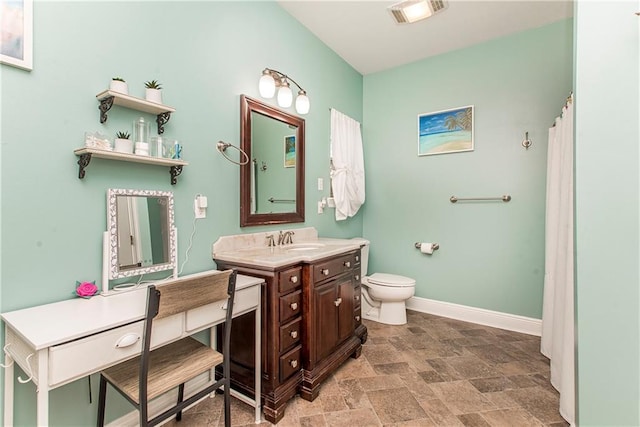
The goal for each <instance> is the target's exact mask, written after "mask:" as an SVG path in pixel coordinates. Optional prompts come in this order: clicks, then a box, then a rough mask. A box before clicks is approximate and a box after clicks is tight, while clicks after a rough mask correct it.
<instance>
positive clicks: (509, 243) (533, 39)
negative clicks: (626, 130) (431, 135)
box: [363, 20, 572, 318]
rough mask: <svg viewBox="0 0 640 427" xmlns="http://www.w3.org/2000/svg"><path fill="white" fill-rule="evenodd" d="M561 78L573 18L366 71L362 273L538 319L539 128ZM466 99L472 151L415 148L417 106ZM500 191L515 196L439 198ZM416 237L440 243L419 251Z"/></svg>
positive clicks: (567, 66) (557, 96)
mask: <svg viewBox="0 0 640 427" xmlns="http://www.w3.org/2000/svg"><path fill="white" fill-rule="evenodd" d="M571 88H572V21H571V20H566V21H562V22H559V23H555V24H551V25H548V26H545V27H542V28H539V29H534V30H530V31H526V32H523V33H519V34H516V35H512V36H508V37H504V38H501V39H498V40H494V41H490V42H487V43H482V44H479V45H476V46H473V47H470V48H466V49H462V50H458V51H455V52H451V53H447V54H444V55H440V56H436V57H433V58H429V59H426V60H423V61H420V62H416V63H412V64H409V65H406V66H402V67H398V68H394V69H392V70H389V71H384V72H380V73H376V74H372V75H367V76H365V78H364V103H363V105H364V120H365V127H364V143H365V165H366V179H367V191H368V192H367V203H366V204H365V205H364V228H363V230H364V236H365V237H366V238H368V239H370V240H371V254H370V263H369V264H370V266H369V273H372V272H376V271H384V272H388V273H396V274H402V275H406V276H409V277H413V278H415V279H416V296H418V297H423V298H429V299H434V300H438V301H446V302H452V303H456V304H462V305H466V306H473V307H479V308H484V309H489V310H495V311H499V312H504V313H513V314H517V315H522V316H529V317H534V318H540V317H541V311H542V286H543V277H544V212H545V211H544V206H545V175H546V152H547V150H546V144H547V133H548V128H549V126H550V125H551V124H552V123H553V119H554V117H555V116H556V115H558V114H559V113H560V109H561V107H562V105H563V103H564V100H565V98H566V97H567V95H568V94H569V93H570V91H571ZM465 105H474V106H475V112H474V121H475V150H474V151H473V152H467V153H455V154H441V155H434V156H422V157H418V156H417V152H418V147H417V141H418V135H417V116H418V114H421V113H429V112H435V111H440V110H445V109H450V108H455V107H461V106H465ZM525 132H529V138H530V139H531V140H532V141H533V146H532V147H531V148H529V150H525V149H524V148H523V147H522V146H521V145H520V144H521V141H522V140H523V139H524V136H525ZM503 194H510V195H511V196H512V197H513V200H512V201H511V202H509V203H503V202H490V203H466V204H463V203H460V202H459V203H457V204H452V203H450V202H449V198H450V197H451V196H452V195H455V196H457V197H489V196H501V195H503ZM424 241H428V242H438V243H440V250H439V251H437V252H435V253H434V254H433V255H432V256H426V255H424V254H421V253H420V252H419V251H418V250H416V249H415V248H414V243H415V242H424ZM390 248H393V250H390Z"/></svg>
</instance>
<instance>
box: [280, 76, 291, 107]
mask: <svg viewBox="0 0 640 427" xmlns="http://www.w3.org/2000/svg"><path fill="white" fill-rule="evenodd" d="M291 102H293V93H291V88H290V87H289V82H288V81H287V80H286V79H283V81H282V86H280V89H278V105H279V106H281V107H282V108H287V107H291Z"/></svg>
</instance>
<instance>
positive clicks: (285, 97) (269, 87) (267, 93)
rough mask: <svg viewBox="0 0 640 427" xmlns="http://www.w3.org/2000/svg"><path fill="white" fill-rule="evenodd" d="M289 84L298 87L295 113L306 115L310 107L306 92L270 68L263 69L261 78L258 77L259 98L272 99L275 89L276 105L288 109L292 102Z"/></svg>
mask: <svg viewBox="0 0 640 427" xmlns="http://www.w3.org/2000/svg"><path fill="white" fill-rule="evenodd" d="M289 82H292V83H293V84H295V85H296V86H297V87H298V96H296V111H297V112H298V114H307V113H308V112H309V107H310V103H309V97H308V96H307V92H306V91H305V90H304V89H302V87H301V86H300V85H299V84H298V82H296V81H295V80H293V79H292V78H291V77H289V76H287V75H286V74H284V73H281V72H280V71H277V70H273V69H271V68H265V69H264V70H263V71H262V77H260V82H259V83H258V90H259V91H260V96H262V97H263V98H273V96H274V95H275V94H276V88H277V89H278V95H277V98H276V99H277V100H278V105H279V106H280V107H283V108H288V107H290V106H291V103H292V102H293V92H292V91H291V85H290V84H289Z"/></svg>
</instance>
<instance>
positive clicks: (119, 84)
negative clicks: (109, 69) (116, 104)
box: [109, 77, 129, 95]
mask: <svg viewBox="0 0 640 427" xmlns="http://www.w3.org/2000/svg"><path fill="white" fill-rule="evenodd" d="M109 90H112V91H114V92H119V93H124V94H125V95H128V94H129V86H127V82H125V81H124V79H123V78H122V77H114V78H112V79H111V83H109Z"/></svg>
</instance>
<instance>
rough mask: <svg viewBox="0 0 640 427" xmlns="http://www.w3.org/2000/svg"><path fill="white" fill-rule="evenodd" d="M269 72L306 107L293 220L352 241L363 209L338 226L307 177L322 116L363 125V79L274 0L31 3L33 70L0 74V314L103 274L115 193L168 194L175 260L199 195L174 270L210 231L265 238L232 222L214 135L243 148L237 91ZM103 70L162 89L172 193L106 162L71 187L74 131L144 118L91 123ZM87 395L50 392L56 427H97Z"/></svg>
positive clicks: (316, 158)
mask: <svg viewBox="0 0 640 427" xmlns="http://www.w3.org/2000/svg"><path fill="white" fill-rule="evenodd" d="M264 67H273V68H275V69H278V70H281V71H283V72H286V73H288V74H290V75H291V76H293V77H294V78H295V79H296V81H298V82H300V83H301V84H302V85H303V86H304V88H305V89H306V90H307V93H308V94H309V98H310V100H311V111H310V113H309V114H308V115H306V116H304V118H305V120H306V131H307V139H306V141H307V143H306V156H307V162H306V163H307V185H306V194H307V198H306V204H307V207H308V209H307V212H306V219H307V221H306V223H305V224H296V225H295V227H298V226H303V225H304V226H315V227H317V228H318V230H319V232H320V234H321V235H324V236H337V237H351V236H356V235H361V233H362V216H361V215H358V216H357V217H356V218H354V219H351V220H349V221H345V222H342V223H340V224H336V223H335V220H334V219H333V218H332V217H331V215H329V214H324V215H318V214H316V212H315V209H314V207H315V205H316V201H317V200H319V199H320V198H321V197H322V196H323V195H324V196H327V195H328V194H329V191H328V188H327V189H326V190H325V191H323V192H319V191H317V190H316V179H317V177H323V178H325V180H326V181H327V182H328V179H329V168H328V164H329V108H330V107H335V108H338V109H340V110H341V111H344V112H345V113H346V114H349V115H351V116H353V117H355V118H357V119H358V120H361V119H362V76H361V75H360V74H358V73H357V72H356V71H354V70H353V69H352V68H351V67H350V66H349V65H347V64H346V63H345V62H344V61H343V60H342V59H340V58H339V57H338V56H337V55H336V54H335V53H334V52H332V51H331V50H329V49H328V48H327V47H326V46H325V45H324V44H322V43H321V42H320V41H319V40H318V39H317V38H316V37H315V36H313V35H312V34H311V33H309V32H308V31H307V30H306V29H304V28H303V27H302V25H300V24H299V23H298V22H297V21H295V20H294V19H293V18H292V17H291V16H290V15H288V14H287V13H286V12H285V11H284V10H283V9H282V8H280V7H279V6H278V5H277V4H276V3H273V2H184V1H174V2H167V1H159V2H50V1H46V2H44V1H37V0H36V2H35V5H34V70H33V71H32V72H25V71H22V70H19V69H16V68H13V67H9V66H5V65H2V66H1V67H0V71H1V73H2V75H1V83H2V111H1V119H2V130H1V132H2V134H1V137H2V144H1V145H0V148H1V161H2V163H1V174H0V178H1V183H2V191H1V197H2V200H1V202H2V208H1V211H0V215H1V218H2V223H1V226H2V237H1V241H0V243H1V244H2V248H3V252H2V270H1V272H2V275H1V277H0V281H1V282H0V285H1V299H2V301H1V305H0V309H1V310H2V311H3V312H6V311H10V310H15V309H19V308H24V307H30V306H35V305H39V304H44V303H49V302H54V301H60V300H65V299H68V298H71V297H72V291H73V290H74V285H75V281H76V280H94V279H96V280H97V281H98V282H99V281H100V274H101V265H102V246H101V245H102V244H101V239H102V232H103V231H105V230H106V190H107V189H108V188H110V187H113V188H135V189H158V190H171V191H173V192H174V195H175V203H176V224H177V227H178V231H179V235H178V240H179V263H180V264H181V265H182V263H183V261H184V260H185V250H186V248H187V246H188V242H189V235H190V234H191V229H192V223H193V198H194V197H195V195H196V194H198V193H201V194H203V195H206V196H208V198H209V208H208V209H207V218H206V219H203V220H198V221H197V223H196V234H195V237H194V239H193V247H192V249H191V252H190V254H189V261H188V263H187V264H186V266H185V267H184V271H183V274H187V273H193V272H198V271H203V270H207V269H211V268H215V264H214V263H213V262H212V260H211V255H210V254H211V245H212V243H213V242H214V241H215V240H216V239H217V238H218V237H219V236H221V235H228V234H236V233H244V232H255V231H259V230H264V229H274V227H258V228H256V227H254V228H248V229H241V228H240V227H239V191H238V186H239V170H238V166H235V165H233V164H231V163H229V162H227V161H226V160H225V159H224V158H223V157H222V156H221V155H220V154H219V153H218V152H217V151H216V149H215V143H216V142H217V141H218V140H220V139H221V140H224V141H228V142H232V143H238V138H239V133H240V123H239V117H240V95H241V94H247V95H248V96H251V97H254V98H257V99H259V94H258V91H257V88H258V79H259V77H260V75H261V71H262V69H263V68H264ZM114 76H121V77H123V78H125V79H126V80H127V82H128V84H129V91H130V93H131V94H132V95H135V96H143V94H144V88H143V82H144V81H146V80H150V79H157V80H159V81H160V82H162V83H163V87H164V90H163V96H164V102H165V103H166V104H168V105H170V106H173V107H175V108H176V109H177V111H176V112H175V113H174V114H173V115H172V117H171V120H170V121H169V123H168V124H167V125H166V132H165V135H166V136H167V137H172V138H176V139H179V140H180V141H181V142H182V143H183V144H184V157H185V160H187V161H188V162H189V166H186V167H185V168H184V171H183V173H182V175H180V176H179V177H178V183H177V185H175V186H171V185H170V184H169V172H168V168H164V167H158V166H151V165H142V164H134V163H123V162H115V161H106V160H93V161H92V162H91V164H90V165H89V167H88V168H87V175H86V177H85V179H84V180H79V179H78V178H77V174H78V168H77V165H76V161H77V157H76V156H75V155H74V154H73V150H74V149H75V148H78V147H80V146H82V144H83V135H84V132H85V131H96V130H100V131H103V132H106V133H108V134H109V135H110V136H111V137H113V136H114V134H115V132H116V131H118V130H122V129H130V128H131V124H132V122H133V120H134V119H135V118H137V117H139V116H140V113H138V112H134V111H131V110H127V109H124V108H121V107H114V108H113V109H112V110H111V111H110V112H109V119H108V121H107V123H106V124H104V125H101V124H100V123H99V120H98V108H97V107H98V103H97V102H96V100H95V95H96V94H97V93H99V92H100V91H102V90H104V89H106V88H107V87H108V83H109V80H110V79H111V77H114ZM265 102H268V103H273V102H274V100H266V101H265ZM288 111H289V112H293V113H294V114H295V112H294V110H293V109H289V110H288ZM143 115H144V114H143ZM144 116H145V117H146V118H148V119H149V120H153V117H152V116H150V115H144ZM233 154H234V153H233V151H231V152H230V155H233ZM39 320H40V321H46V319H39ZM1 341H3V339H2V340H1ZM93 386H94V393H93V395H94V403H93V404H92V405H89V404H88V394H87V381H86V380H82V381H77V382H75V383H72V384H70V385H68V386H64V387H62V388H60V389H57V390H54V391H53V392H52V395H51V401H52V405H51V407H52V408H55V410H53V409H52V410H51V411H50V414H51V424H52V425H91V424H93V423H94V421H95V413H96V404H95V399H96V397H97V389H96V386H97V380H96V379H95V378H94V381H93ZM34 389H35V388H34V386H33V384H26V385H17V387H16V418H15V420H16V424H17V425H33V424H35V413H34V412H35V411H34V408H35V397H34ZM0 393H1V392H0ZM1 397H2V396H1V395H0V398H1ZM125 408H126V407H125ZM127 409H129V408H127ZM111 415H112V416H115V415H117V414H116V413H114V412H113V411H111Z"/></svg>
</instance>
